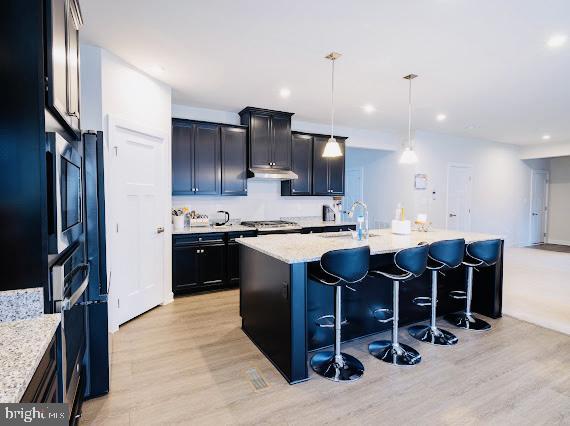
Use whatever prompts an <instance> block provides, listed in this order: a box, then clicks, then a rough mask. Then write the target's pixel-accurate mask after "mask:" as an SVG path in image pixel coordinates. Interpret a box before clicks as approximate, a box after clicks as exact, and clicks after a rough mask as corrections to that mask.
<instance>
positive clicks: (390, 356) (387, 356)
mask: <svg viewBox="0 0 570 426" xmlns="http://www.w3.org/2000/svg"><path fill="white" fill-rule="evenodd" d="M368 352H370V354H371V355H372V356H374V357H375V358H378V359H379V360H381V361H384V362H388V363H390V364H394V365H416V364H419V363H420V361H421V360H422V356H421V355H420V354H419V352H418V351H416V350H415V349H414V348H412V347H411V346H408V345H404V344H402V343H397V344H393V343H392V342H391V341H390V340H377V341H375V342H372V343H370V344H369V345H368Z"/></svg>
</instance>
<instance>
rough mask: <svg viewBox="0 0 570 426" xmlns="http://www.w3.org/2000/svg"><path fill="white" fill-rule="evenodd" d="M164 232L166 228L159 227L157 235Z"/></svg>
mask: <svg viewBox="0 0 570 426" xmlns="http://www.w3.org/2000/svg"><path fill="white" fill-rule="evenodd" d="M163 232H164V227H163V226H159V227H158V228H156V233H157V234H162V233H163Z"/></svg>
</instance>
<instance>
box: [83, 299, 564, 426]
mask: <svg viewBox="0 0 570 426" xmlns="http://www.w3.org/2000/svg"><path fill="white" fill-rule="evenodd" d="M490 322H491V323H492V325H493V329H492V331H490V332H488V333H485V334H478V333H468V332H466V331H463V330H457V329H454V331H455V332H456V333H457V335H458V336H459V338H460V342H459V344H458V345H457V346H456V347H434V346H431V345H428V344H424V343H420V342H416V341H415V340H413V339H411V338H409V337H407V334H406V332H405V330H404V329H401V330H400V335H401V336H402V341H403V342H404V343H408V344H411V345H412V346H413V347H415V348H416V349H418V350H419V351H420V353H421V354H422V357H423V360H422V362H421V363H420V364H419V365H417V366H415V367H412V368H398V367H394V366H391V365H388V364H385V363H383V362H380V361H378V360H376V359H375V358H373V357H371V356H370V355H369V354H368V353H367V351H366V345H367V344H368V343H369V341H370V340H371V339H369V338H367V339H362V340H361V341H357V342H352V343H349V344H346V345H344V350H345V351H346V352H348V353H350V354H353V355H355V356H356V357H358V358H359V359H360V360H361V361H362V362H363V363H364V366H365V369H366V371H365V373H364V376H363V378H362V379H361V380H359V381H356V382H353V383H333V382H330V381H328V380H325V379H321V378H319V377H318V376H312V377H313V378H312V379H311V380H309V381H308V382H305V383H301V384H298V385H294V386H290V385H288V384H287V383H286V382H285V380H284V379H283V378H282V377H281V375H279V373H277V371H276V370H275V369H274V368H273V366H272V365H271V364H270V363H269V361H267V360H266V359H265V358H264V357H263V355H261V353H260V352H259V351H258V350H257V348H256V347H255V346H254V345H253V344H252V343H251V342H250V341H249V339H248V338H247V337H246V336H245V335H244V334H243V333H242V331H241V329H240V317H239V314H238V292H237V291H227V292H220V293H213V294H207V295H200V296H194V297H185V298H177V299H175V301H174V302H173V303H172V304H170V305H167V306H162V307H159V308H156V309H154V310H152V311H151V312H148V313H147V314H145V315H143V316H141V317H139V318H137V319H135V320H133V321H131V322H130V323H128V324H126V325H124V326H123V327H121V328H120V330H119V331H118V332H117V333H115V335H114V338H113V356H112V370H111V371H112V374H111V393H110V394H109V395H108V396H105V397H102V398H98V399H95V400H91V401H87V402H86V403H85V405H84V414H83V422H82V423H83V424H101V425H115V424H117V425H129V424H131V425H146V424H149V425H150V424H197V425H208V424H216V425H226V424H227V425H231V424H303V425H307V424H340V423H342V424H375V425H380V424H390V425H394V424H406V425H479V424H485V425H487V424H489V425H539V424H545V425H555V424H560V425H562V424H566V425H568V424H570V336H568V335H564V334H561V333H557V332H555V331H550V330H547V329H544V328H541V327H538V326H535V325H532V324H529V323H526V322H523V321H519V320H516V319H514V318H510V317H504V318H502V319H500V320H496V321H493V320H491V321H490ZM442 325H443V322H442ZM380 336H382V335H380ZM386 336H387V334H386ZM251 368H256V369H257V370H258V371H259V372H260V373H261V375H262V376H263V378H264V379H265V380H266V382H267V383H268V385H269V386H268V387H267V388H265V389H262V390H258V391H256V390H254V387H253V385H252V384H251V382H250V380H249V377H248V374H247V371H248V370H249V369H251Z"/></svg>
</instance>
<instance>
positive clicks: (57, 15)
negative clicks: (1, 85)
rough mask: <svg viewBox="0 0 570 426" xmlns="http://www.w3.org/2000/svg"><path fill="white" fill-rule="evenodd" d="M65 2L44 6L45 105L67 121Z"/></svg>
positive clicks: (49, 3) (53, 0) (58, 1)
mask: <svg viewBox="0 0 570 426" xmlns="http://www.w3.org/2000/svg"><path fill="white" fill-rule="evenodd" d="M66 6H67V1H66V0H50V1H48V2H47V4H46V13H47V25H46V74H47V85H48V87H47V90H46V103H47V107H48V108H49V109H50V111H51V112H52V113H54V114H56V115H58V116H59V117H60V119H61V120H63V121H67V117H68V116H67V62H66V56H67V41H66V32H67V25H66V16H67V7H66Z"/></svg>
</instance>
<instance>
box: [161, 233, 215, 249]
mask: <svg viewBox="0 0 570 426" xmlns="http://www.w3.org/2000/svg"><path fill="white" fill-rule="evenodd" d="M205 242H222V243H223V242H224V234H223V232H215V233H211V234H189V235H173V236H172V243H173V244H174V246H175V247H181V246H187V245H189V244H202V243H205Z"/></svg>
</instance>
